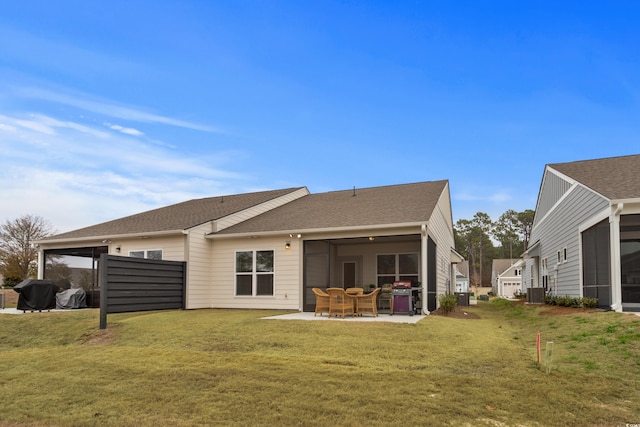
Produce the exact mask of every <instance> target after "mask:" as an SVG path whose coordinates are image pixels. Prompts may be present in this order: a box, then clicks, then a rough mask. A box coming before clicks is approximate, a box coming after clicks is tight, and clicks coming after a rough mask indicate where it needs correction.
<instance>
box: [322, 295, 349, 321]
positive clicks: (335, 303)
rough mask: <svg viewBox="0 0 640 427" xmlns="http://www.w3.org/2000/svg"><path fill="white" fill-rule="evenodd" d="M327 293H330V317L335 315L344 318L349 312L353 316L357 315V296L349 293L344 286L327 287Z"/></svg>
mask: <svg viewBox="0 0 640 427" xmlns="http://www.w3.org/2000/svg"><path fill="white" fill-rule="evenodd" d="M327 293H328V294H329V317H331V316H332V315H335V316H336V317H337V316H341V317H342V318H343V319H344V316H346V315H348V314H350V315H351V316H352V317H353V316H354V315H355V310H354V305H355V304H354V302H355V301H354V298H355V297H353V296H351V295H349V294H347V293H346V292H345V291H344V289H342V288H327Z"/></svg>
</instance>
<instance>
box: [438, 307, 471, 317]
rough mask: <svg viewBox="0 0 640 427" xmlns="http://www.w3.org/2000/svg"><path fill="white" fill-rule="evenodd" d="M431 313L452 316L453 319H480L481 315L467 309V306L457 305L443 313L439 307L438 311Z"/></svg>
mask: <svg viewBox="0 0 640 427" xmlns="http://www.w3.org/2000/svg"><path fill="white" fill-rule="evenodd" d="M430 315H431V316H444V317H450V318H452V319H480V316H478V315H477V314H475V313H471V312H470V311H468V310H466V308H465V307H456V308H454V309H453V310H452V311H450V312H449V313H446V314H445V313H443V312H442V310H441V309H437V310H436V311H432V312H431V314H430Z"/></svg>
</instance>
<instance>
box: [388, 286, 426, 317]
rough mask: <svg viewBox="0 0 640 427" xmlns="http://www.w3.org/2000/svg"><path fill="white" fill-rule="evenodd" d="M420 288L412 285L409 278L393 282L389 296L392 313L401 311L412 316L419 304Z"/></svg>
mask: <svg viewBox="0 0 640 427" xmlns="http://www.w3.org/2000/svg"><path fill="white" fill-rule="evenodd" d="M421 290H422V289H421V288H420V287H413V284H412V282H411V281H410V280H398V281H396V282H393V289H392V290H391V296H392V298H393V314H396V313H403V314H408V315H409V316H413V315H414V314H415V313H416V312H417V309H418V308H421V307H419V305H421V304H420V303H421V298H420V294H421Z"/></svg>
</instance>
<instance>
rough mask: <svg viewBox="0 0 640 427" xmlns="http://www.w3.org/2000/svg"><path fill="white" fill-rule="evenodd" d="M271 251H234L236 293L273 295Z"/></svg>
mask: <svg viewBox="0 0 640 427" xmlns="http://www.w3.org/2000/svg"><path fill="white" fill-rule="evenodd" d="M273 271H274V269H273V251H238V252H236V295H238V296H273V282H274V280H273Z"/></svg>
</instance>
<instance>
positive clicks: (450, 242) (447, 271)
mask: <svg viewBox="0 0 640 427" xmlns="http://www.w3.org/2000/svg"><path fill="white" fill-rule="evenodd" d="M427 233H428V234H429V235H430V236H431V238H432V239H433V240H434V242H435V243H436V245H437V248H436V268H437V291H436V292H437V294H438V295H442V294H444V293H446V292H448V291H449V290H450V289H449V286H451V288H452V289H453V287H454V285H455V278H453V279H452V278H451V270H452V269H451V249H453V247H454V245H455V243H454V238H453V220H452V216H451V199H450V198H449V186H448V185H447V187H446V188H445V189H444V191H443V192H442V194H441V196H440V199H439V200H438V204H437V206H436V208H435V209H434V211H433V214H432V215H431V219H430V220H429V226H428V229H427ZM450 284H451V285H450Z"/></svg>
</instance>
